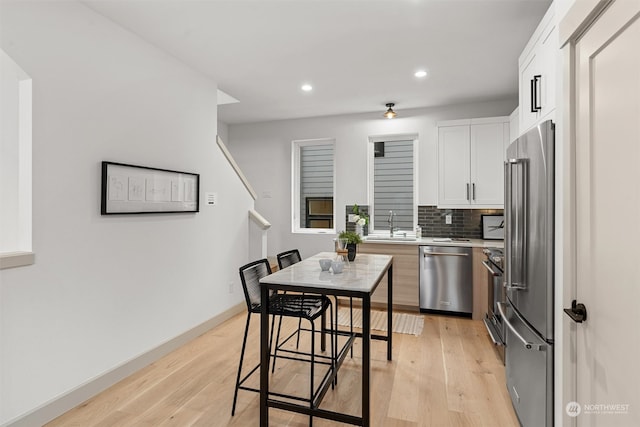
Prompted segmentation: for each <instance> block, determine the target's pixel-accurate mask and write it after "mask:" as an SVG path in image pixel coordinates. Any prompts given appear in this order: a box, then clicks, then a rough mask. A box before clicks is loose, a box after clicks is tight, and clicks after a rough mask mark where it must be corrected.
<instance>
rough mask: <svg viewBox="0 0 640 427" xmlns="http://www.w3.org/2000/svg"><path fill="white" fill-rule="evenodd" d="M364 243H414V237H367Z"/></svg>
mask: <svg viewBox="0 0 640 427" xmlns="http://www.w3.org/2000/svg"><path fill="white" fill-rule="evenodd" d="M364 241H365V242H374V241H393V242H415V241H416V238H415V236H413V237H411V236H393V237H391V236H367V237H365V238H364Z"/></svg>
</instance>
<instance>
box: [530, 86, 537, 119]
mask: <svg viewBox="0 0 640 427" xmlns="http://www.w3.org/2000/svg"><path fill="white" fill-rule="evenodd" d="M529 83H530V84H529V86H531V98H530V99H529V104H530V107H531V112H532V113H535V112H537V111H538V110H536V106H535V105H536V81H535V79H531V81H530V82H529Z"/></svg>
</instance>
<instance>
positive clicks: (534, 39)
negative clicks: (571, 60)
mask: <svg viewBox="0 0 640 427" xmlns="http://www.w3.org/2000/svg"><path fill="white" fill-rule="evenodd" d="M557 54H558V29H557V25H556V20H555V15H554V5H553V4H552V5H551V6H550V7H549V10H547V13H546V14H545V15H544V17H543V18H542V21H540V24H539V25H538V27H537V28H536V31H535V32H534V33H533V35H532V36H531V39H530V40H529V42H528V43H527V45H526V46H525V48H524V50H523V51H522V54H521V55H520V59H519V61H518V66H519V67H518V68H519V94H520V99H519V102H520V107H519V108H520V124H519V133H520V134H522V133H524V132H526V131H527V130H529V129H531V128H532V127H533V126H535V125H537V124H538V123H540V122H542V121H543V120H546V119H548V118H551V117H550V116H551V115H552V113H553V111H554V110H555V108H556V63H557Z"/></svg>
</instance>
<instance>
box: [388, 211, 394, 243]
mask: <svg viewBox="0 0 640 427" xmlns="http://www.w3.org/2000/svg"><path fill="white" fill-rule="evenodd" d="M394 216H396V214H395V213H394V212H393V211H389V218H387V223H388V224H389V237H393V231H394V228H395V227H394V226H393V217H394Z"/></svg>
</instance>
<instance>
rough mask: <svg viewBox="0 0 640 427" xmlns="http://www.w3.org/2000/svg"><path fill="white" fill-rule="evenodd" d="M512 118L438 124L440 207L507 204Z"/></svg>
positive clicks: (498, 205)
mask: <svg viewBox="0 0 640 427" xmlns="http://www.w3.org/2000/svg"><path fill="white" fill-rule="evenodd" d="M508 141H509V117H491V118H483V119H466V120H449V121H446V122H439V123H438V207H440V208H474V209H478V208H494V209H502V208H503V207H504V166H503V164H504V157H505V147H506V146H507V144H508Z"/></svg>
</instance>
